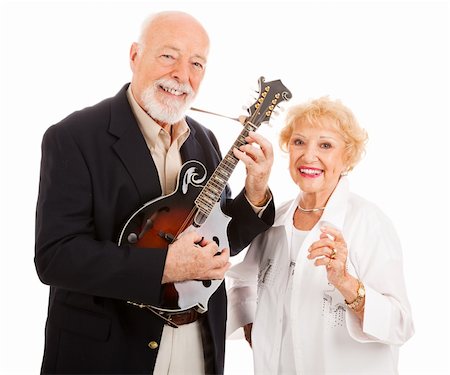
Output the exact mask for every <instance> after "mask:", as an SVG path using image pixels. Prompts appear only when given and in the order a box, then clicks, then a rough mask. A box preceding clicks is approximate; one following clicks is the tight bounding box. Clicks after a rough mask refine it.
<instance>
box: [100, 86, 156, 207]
mask: <svg viewBox="0 0 450 375" xmlns="http://www.w3.org/2000/svg"><path fill="white" fill-rule="evenodd" d="M127 89H128V84H127V85H125V86H124V87H123V88H122V89H121V90H120V92H119V93H118V94H117V95H116V96H115V97H114V98H113V99H112V102H111V120H110V127H109V131H110V133H111V134H113V135H114V136H116V137H117V138H118V139H117V141H116V143H115V144H114V145H113V146H112V147H113V149H114V150H115V152H116V153H117V155H118V156H119V158H120V160H121V161H122V163H123V164H124V166H125V168H126V169H127V171H128V173H129V174H130V176H131V178H132V180H133V181H134V184H135V186H136V189H137V190H138V192H139V195H140V197H141V201H142V202H143V203H144V202H146V201H148V200H151V199H154V198H156V197H159V196H161V194H162V191H161V186H160V183H159V177H158V171H157V169H156V165H155V163H154V161H153V158H152V156H151V153H150V150H149V149H148V147H147V144H146V143H145V139H144V137H143V135H142V133H141V131H140V129H139V126H138V124H137V122H136V119H135V117H134V114H133V112H132V110H131V107H130V104H129V103H128V99H127V95H126V91H127Z"/></svg>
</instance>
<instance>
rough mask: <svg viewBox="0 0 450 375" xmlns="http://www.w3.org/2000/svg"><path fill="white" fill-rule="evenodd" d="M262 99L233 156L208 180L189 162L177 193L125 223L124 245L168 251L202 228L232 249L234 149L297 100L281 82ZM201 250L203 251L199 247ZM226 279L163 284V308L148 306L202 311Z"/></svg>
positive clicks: (262, 89) (262, 85)
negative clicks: (225, 203) (226, 206)
mask: <svg viewBox="0 0 450 375" xmlns="http://www.w3.org/2000/svg"><path fill="white" fill-rule="evenodd" d="M258 83H259V91H258V94H259V97H258V99H257V100H256V102H255V103H254V104H253V105H251V106H250V107H249V108H248V110H247V111H248V113H249V116H248V117H247V118H246V119H245V121H244V124H243V130H242V131H241V133H240V134H239V136H238V138H237V139H236V141H235V142H234V144H233V146H232V147H231V148H230V150H229V151H228V153H227V154H226V155H225V157H224V158H223V159H222V161H221V162H220V163H219V165H218V166H217V168H216V169H215V170H214V172H213V174H212V175H211V177H210V178H209V179H208V180H207V181H205V180H206V177H207V170H206V168H205V166H204V165H203V164H202V163H200V162H199V161H196V160H190V161H187V162H186V163H184V164H183V166H182V168H181V170H180V172H179V174H178V182H177V187H176V189H175V191H174V192H173V193H171V194H169V195H166V196H163V197H160V198H157V199H154V200H152V201H149V202H147V203H145V204H144V205H143V206H142V207H140V208H139V209H138V210H137V211H135V212H134V213H133V214H132V215H131V217H130V218H129V219H128V220H127V222H126V223H125V225H124V227H123V229H122V231H121V233H120V235H119V240H118V244H119V246H121V245H132V246H135V247H139V248H156V249H158V248H159V249H167V248H168V246H169V245H170V244H171V243H172V242H174V241H175V240H176V239H177V238H178V237H179V236H181V235H182V234H183V233H186V232H188V231H190V230H196V231H197V232H198V233H200V234H201V235H202V236H203V237H205V238H209V239H213V240H214V241H215V242H216V243H217V245H218V246H219V248H220V249H223V248H226V247H229V245H228V239H227V234H226V230H227V226H228V223H229V221H230V220H231V218H229V217H228V216H226V215H225V214H224V213H223V212H222V210H221V208H220V196H221V194H222V192H223V191H224V189H225V187H226V184H227V182H228V180H229V178H230V176H231V174H232V172H233V170H234V168H235V166H236V165H237V163H238V161H239V159H237V158H236V157H235V156H234V154H233V149H234V148H235V147H236V148H239V147H240V146H241V145H243V144H245V143H246V142H245V137H247V136H248V133H249V132H250V131H256V130H257V129H258V128H259V126H260V125H261V124H262V123H264V122H268V121H269V120H270V117H271V115H272V113H273V110H274V109H275V107H276V106H277V105H278V104H280V103H281V102H282V101H287V100H289V99H290V98H291V97H292V94H291V92H290V91H289V90H288V89H287V88H286V87H285V86H284V85H283V84H282V83H281V81H280V80H276V81H271V82H265V80H264V77H260V79H259V81H258ZM199 251H201V247H199ZM222 281H223V280H188V281H182V282H176V283H168V284H163V285H162V288H163V289H162V293H161V295H162V298H161V301H160V304H159V305H158V306H146V305H142V304H138V303H135V302H129V303H131V304H134V305H137V306H140V307H149V308H150V309H151V310H152V311H153V312H155V311H156V312H157V311H160V312H179V311H184V310H187V309H190V308H195V309H196V310H197V311H199V312H200V313H204V312H205V311H207V309H208V307H207V306H208V301H209V298H210V297H211V295H212V294H213V293H214V292H215V291H216V290H217V288H219V286H220V284H221V283H222Z"/></svg>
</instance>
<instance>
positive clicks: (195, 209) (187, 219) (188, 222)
mask: <svg viewBox="0 0 450 375" xmlns="http://www.w3.org/2000/svg"><path fill="white" fill-rule="evenodd" d="M197 209H198V207H197V206H195V207H194V208H192V210H191V212H190V213H189V215H188V216H187V217H186V219H185V220H184V222H183V224H181V226H180V229H179V230H178V232H177V234H176V235H175V237H174V238H173V240H172V243H174V242H175V240H176V239H177V238H178V236H179V235H180V234H181V233H183V231H184V230H185V229H187V227H188V226H189V225H190V223H191V222H192V221H193V219H192V217H193V216H194V214H195V212H196V211H197Z"/></svg>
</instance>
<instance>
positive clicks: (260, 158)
mask: <svg viewBox="0 0 450 375" xmlns="http://www.w3.org/2000/svg"><path fill="white" fill-rule="evenodd" d="M239 151H242V152H244V153H245V154H246V155H247V156H249V157H250V158H252V160H253V161H255V162H258V163H261V162H264V161H266V160H267V159H266V156H265V155H264V153H263V151H262V150H261V149H260V148H259V147H256V146H254V145H253V144H246V145H243V146H240V147H239Z"/></svg>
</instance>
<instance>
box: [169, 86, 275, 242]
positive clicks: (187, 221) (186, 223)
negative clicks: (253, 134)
mask: <svg viewBox="0 0 450 375" xmlns="http://www.w3.org/2000/svg"><path fill="white" fill-rule="evenodd" d="M261 91H262V90H261ZM265 99H266V98H263V101H264V100H265ZM261 104H262V103H261ZM257 115H258V110H257V109H256V110H255V112H254V113H253V114H252V115H251V116H250V118H248V119H247V120H246V121H245V122H244V124H243V125H244V129H243V130H242V131H241V133H240V134H239V136H238V137H237V139H236V141H235V142H234V144H233V146H232V147H231V148H230V150H229V151H228V153H227V155H228V154H230V156H231V155H232V154H233V148H234V147H237V142H238V141H239V138H240V137H241V136H243V137H244V139H245V137H246V136H248V133H249V130H248V129H247V126H246V125H247V124H248V123H249V122H250V123H251V124H253V125H254V119H255V118H256V116H257ZM233 156H234V155H233ZM222 163H225V158H224V159H223V160H222V161H221V163H219V166H220V165H221V164H222ZM219 166H218V167H219ZM235 166H236V165H235ZM235 166H233V169H234V167H235ZM216 170H217V168H216ZM216 170H215V171H216ZM215 171H214V172H213V174H212V175H211V177H212V176H213V175H214V173H215ZM232 171H233V170H232ZM230 176H231V173H230ZM210 180H211V178H210ZM208 182H209V180H208ZM208 182H207V183H206V185H205V186H204V187H203V189H202V190H201V191H200V193H199V195H198V196H200V195H201V194H202V193H203V191H204V190H205V189H206V188H207V187H208ZM223 188H225V186H224V187H223ZM223 188H222V191H223ZM221 193H222V192H221ZM197 198H198V197H197ZM197 210H199V207H198V206H197V205H195V206H194V207H193V208H192V210H191V212H190V213H189V215H188V216H187V217H186V219H185V220H184V222H183V224H182V225H181V226H180V229H179V230H178V232H177V234H176V235H175V237H174V239H173V241H172V243H173V242H174V241H175V240H176V239H177V238H178V236H179V235H180V234H181V233H182V232H183V231H184V230H186V229H187V227H188V226H189V225H190V223H191V222H192V221H193V216H194V215H195V213H196V212H197Z"/></svg>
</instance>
